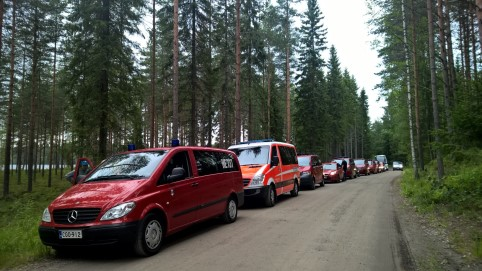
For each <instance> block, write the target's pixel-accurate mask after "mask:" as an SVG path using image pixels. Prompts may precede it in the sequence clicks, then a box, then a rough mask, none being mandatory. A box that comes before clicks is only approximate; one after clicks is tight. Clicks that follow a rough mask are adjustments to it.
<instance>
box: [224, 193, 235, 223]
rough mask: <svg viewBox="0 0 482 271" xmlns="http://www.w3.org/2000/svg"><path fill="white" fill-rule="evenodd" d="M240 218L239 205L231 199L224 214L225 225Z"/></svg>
mask: <svg viewBox="0 0 482 271" xmlns="http://www.w3.org/2000/svg"><path fill="white" fill-rule="evenodd" d="M237 217H238V204H237V203H236V201H235V200H234V199H233V198H229V200H228V202H227V204H226V209H225V210H224V214H223V221H224V223H227V224H228V223H233V222H234V221H236V218H237Z"/></svg>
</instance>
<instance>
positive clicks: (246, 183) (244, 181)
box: [243, 179, 251, 186]
mask: <svg viewBox="0 0 482 271" xmlns="http://www.w3.org/2000/svg"><path fill="white" fill-rule="evenodd" d="M250 181H251V180H250V179H243V185H244V186H247V185H248V184H249V182H250Z"/></svg>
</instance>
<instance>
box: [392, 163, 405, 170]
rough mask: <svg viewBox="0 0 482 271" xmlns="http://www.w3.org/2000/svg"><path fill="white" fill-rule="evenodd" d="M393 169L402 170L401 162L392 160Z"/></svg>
mask: <svg viewBox="0 0 482 271" xmlns="http://www.w3.org/2000/svg"><path fill="white" fill-rule="evenodd" d="M392 169H393V170H402V171H403V163H402V162H399V161H393V166H392Z"/></svg>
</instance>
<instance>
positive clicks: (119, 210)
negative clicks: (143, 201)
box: [100, 202, 136, 220]
mask: <svg viewBox="0 0 482 271" xmlns="http://www.w3.org/2000/svg"><path fill="white" fill-rule="evenodd" d="M134 207H136V204H135V203H134V202H127V203H123V204H120V205H117V206H115V207H113V208H111V209H110V210H109V211H107V212H105V214H104V215H103V216H102V218H101V219H100V220H111V219H116V218H119V217H123V216H125V215H127V214H128V213H129V212H130V211H132V210H133V209H134Z"/></svg>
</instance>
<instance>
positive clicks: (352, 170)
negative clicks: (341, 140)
mask: <svg viewBox="0 0 482 271" xmlns="http://www.w3.org/2000/svg"><path fill="white" fill-rule="evenodd" d="M343 160H345V162H346V166H347V168H346V176H345V177H346V178H350V179H355V178H356V177H358V176H359V174H358V170H357V168H356V166H355V161H354V160H353V159H352V158H349V157H339V158H335V159H333V160H332V162H336V163H338V164H340V165H342V166H343Z"/></svg>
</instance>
